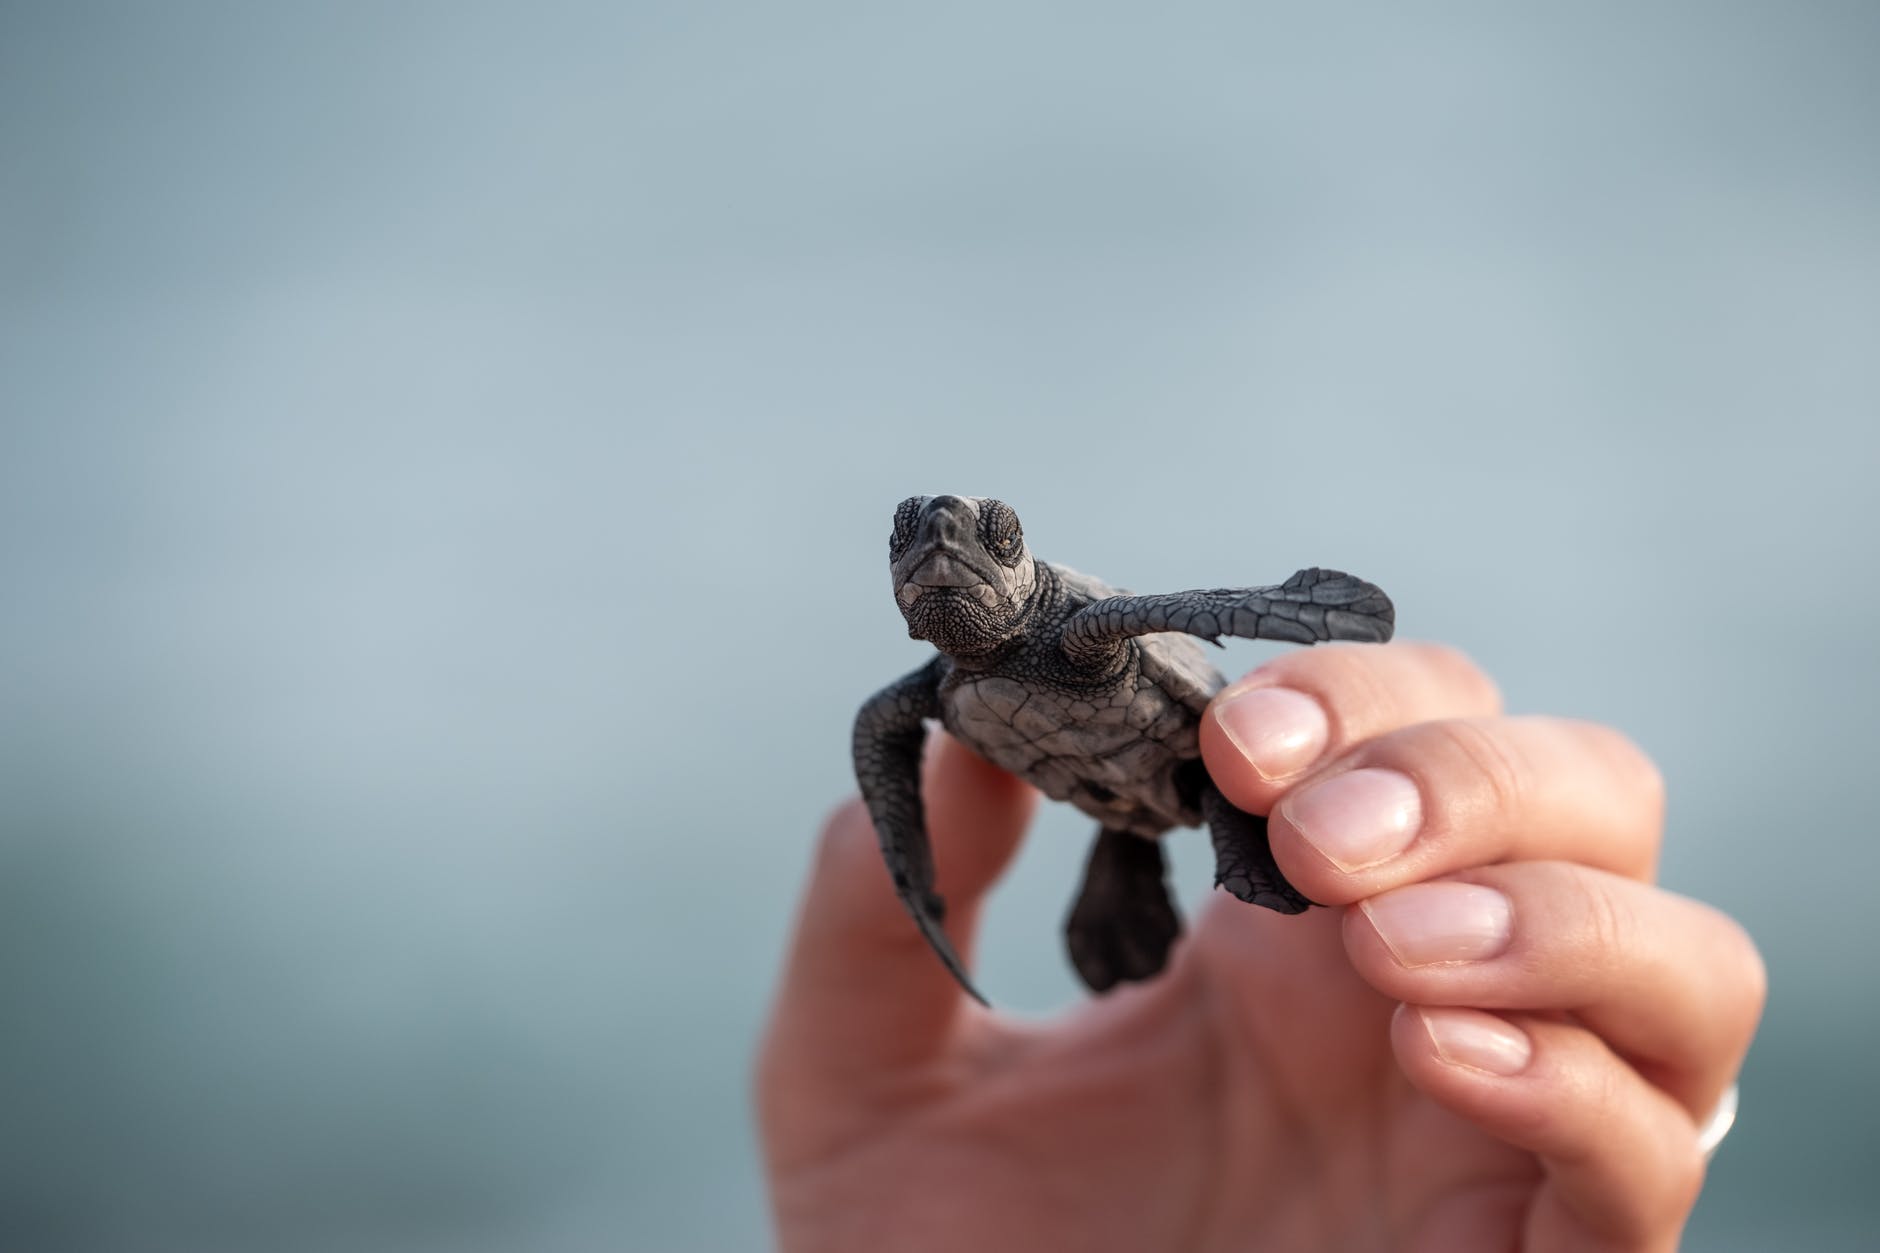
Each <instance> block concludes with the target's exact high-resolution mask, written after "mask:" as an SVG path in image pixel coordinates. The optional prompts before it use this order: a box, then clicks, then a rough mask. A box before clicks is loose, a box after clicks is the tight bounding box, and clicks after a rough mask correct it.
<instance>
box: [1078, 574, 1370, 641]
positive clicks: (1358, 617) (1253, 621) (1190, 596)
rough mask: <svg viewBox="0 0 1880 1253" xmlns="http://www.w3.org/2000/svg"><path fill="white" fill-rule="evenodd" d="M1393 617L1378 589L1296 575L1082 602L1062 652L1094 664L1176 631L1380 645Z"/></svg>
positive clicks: (1349, 579) (1349, 580)
mask: <svg viewBox="0 0 1880 1253" xmlns="http://www.w3.org/2000/svg"><path fill="white" fill-rule="evenodd" d="M1396 620H1397V612H1396V609H1395V608H1394V607H1393V606H1392V605H1391V603H1390V597H1389V596H1386V595H1385V594H1384V592H1383V589H1381V588H1379V587H1377V586H1376V585H1375V584H1372V583H1366V582H1365V581H1364V580H1363V579H1359V578H1354V577H1353V576H1351V575H1349V574H1346V573H1345V572H1344V571H1342V570H1319V569H1312V570H1301V571H1299V573H1297V574H1295V575H1293V576H1292V577H1291V578H1290V579H1287V580H1286V581H1285V582H1284V583H1281V584H1279V585H1278V586H1275V587H1223V588H1215V589H1212V590H1209V591H1194V592H1168V593H1165V594H1163V595H1160V596H1111V597H1107V598H1106V599H1103V600H1099V601H1097V602H1096V603H1094V604H1090V605H1086V606H1084V607H1083V608H1082V609H1080V610H1078V611H1077V612H1076V613H1075V614H1073V615H1072V616H1071V618H1070V621H1068V622H1066V623H1065V624H1064V634H1063V649H1064V653H1065V655H1066V656H1067V657H1069V658H1070V659H1071V660H1072V661H1074V662H1077V663H1080V664H1084V665H1092V664H1097V663H1100V662H1102V661H1103V660H1104V659H1105V658H1106V657H1109V656H1111V655H1112V654H1113V652H1114V650H1115V649H1116V648H1117V646H1118V645H1119V643H1120V642H1121V641H1122V640H1124V639H1127V638H1129V637H1131V636H1135V635H1151V634H1154V633H1155V632H1158V631H1177V632H1180V633H1182V634H1184V635H1197V636H1200V637H1201V638H1202V639H1206V640H1215V641H1217V642H1218V641H1219V640H1220V638H1221V637H1222V636H1224V635H1231V636H1234V637H1236V638H1238V639H1245V640H1284V641H1289V642H1291V643H1294V644H1323V643H1325V642H1327V641H1329V640H1351V641H1354V642H1357V643H1363V644H1382V643H1384V642H1386V641H1387V640H1389V639H1390V637H1391V633H1392V631H1394V630H1395V628H1396Z"/></svg>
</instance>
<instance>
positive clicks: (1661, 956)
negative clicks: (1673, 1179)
mask: <svg viewBox="0 0 1880 1253" xmlns="http://www.w3.org/2000/svg"><path fill="white" fill-rule="evenodd" d="M1344 927H1345V946H1346V950H1347V952H1348V953H1349V955H1350V957H1351V961H1352V965H1353V966H1354V967H1355V968H1356V969H1357V971H1358V973H1359V975H1360V976H1362V977H1363V978H1364V979H1365V980H1366V981H1367V982H1369V983H1370V984H1371V985H1372V986H1374V987H1376V988H1377V989H1378V990H1379V991H1380V992H1382V993H1384V995H1386V996H1388V997H1390V998H1392V999H1393V1000H1398V1001H1405V1002H1408V1003H1410V1004H1414V1005H1429V1006H1469V1007H1475V1008H1481V1009H1509V1010H1529V1011H1536V1012H1550V1011H1551V1012H1560V1011H1565V1012H1566V1013H1568V1014H1570V1015H1572V1017H1573V1018H1574V1019H1575V1020H1576V1021H1578V1022H1579V1023H1581V1024H1582V1025H1584V1026H1585V1027H1587V1028H1589V1029H1590V1030H1592V1031H1593V1032H1594V1033H1596V1034H1597V1035H1598V1036H1599V1037H1600V1038H1601V1039H1603V1040H1605V1041H1606V1043H1607V1044H1608V1045H1609V1046H1611V1048H1612V1049H1613V1050H1614V1051H1615V1052H1617V1053H1618V1054H1619V1055H1620V1056H1622V1057H1624V1058H1626V1060H1628V1061H1630V1062H1631V1063H1632V1064H1633V1065H1634V1066H1635V1067H1637V1068H1638V1070H1639V1071H1640V1073H1641V1074H1643V1075H1644V1076H1645V1078H1647V1079H1648V1080H1650V1081H1651V1082H1652V1083H1654V1084H1655V1085H1657V1086H1658V1087H1661V1088H1663V1089H1664V1090H1665V1091H1667V1092H1669V1093H1670V1094H1671V1095H1672V1096H1674V1097H1675V1098H1677V1100H1678V1101H1679V1102H1680V1103H1681V1104H1683V1105H1684V1107H1685V1108H1686V1110H1688V1111H1689V1112H1690V1114H1691V1115H1692V1116H1693V1117H1694V1118H1702V1117H1703V1116H1705V1115H1706V1114H1708V1113H1709V1112H1710V1110H1711V1109H1712V1108H1713V1107H1714V1106H1715V1105H1716V1103H1717V1100H1718V1098H1719V1097H1720V1096H1721V1095H1722V1093H1723V1090H1724V1089H1725V1088H1726V1087H1728V1086H1729V1084H1730V1082H1731V1080H1732V1079H1733V1078H1734V1077H1735V1075H1736V1071H1737V1069H1738V1067H1739V1066H1740V1065H1741V1063H1742V1058H1743V1054H1744V1053H1745V1051H1746V1050H1747V1049H1748V1047H1749V1041H1750V1037H1751V1036H1752V1035H1753V1034H1754V1032H1755V1029H1756V1021H1757V1018H1758V1017H1759V1016H1760V1014H1761V1012H1762V1001H1763V986H1764V976H1763V970H1762V962H1761V959H1760V958H1759V957H1758V955H1757V953H1756V949H1755V946H1754V945H1753V944H1752V943H1751V942H1750V940H1749V938H1748V937H1747V936H1746V935H1745V934H1744V932H1743V930H1742V928H1740V927H1739V926H1738V925H1737V924H1736V923H1735V922H1733V921H1732V920H1731V919H1729V918H1728V917H1726V916H1725V915H1723V914H1721V913H1719V912H1718V911H1716V910H1714V909H1711V908H1710V907H1709V906H1707V905H1703V904H1701V903H1699V902H1697V901H1693V900H1688V899H1686V898H1684V897H1681V896H1676V895H1674V894H1672V893H1670V892H1665V891H1662V890H1659V889H1657V888H1653V887H1649V886H1647V885H1645V884H1641V883H1638V882H1635V881H1633V880H1631V879H1627V878H1623V877H1621V876H1618V875H1614V874H1610V873H1607V872H1605V871H1600V870H1593V869H1590V868H1588V867H1585V866H1576V865H1571V864H1568V863H1565V862H1523V863H1519V864H1515V865H1506V866H1484V867H1480V868H1477V869H1475V870H1471V871H1468V872H1466V873H1464V874H1462V875H1458V876H1454V877H1452V878H1448V879H1442V880H1437V881H1433V882H1425V883H1417V884H1412V885H1410V886H1408V887H1402V888H1398V889H1396V890H1394V891H1389V892H1385V893H1383V894H1381V895H1379V896H1375V897H1371V898H1369V899H1367V900H1365V901H1363V902H1361V903H1360V904H1359V907H1358V908H1356V909H1353V910H1350V911H1348V912H1347V913H1346V915H1345V923H1344Z"/></svg>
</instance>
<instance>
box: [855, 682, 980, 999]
mask: <svg viewBox="0 0 1880 1253" xmlns="http://www.w3.org/2000/svg"><path fill="white" fill-rule="evenodd" d="M945 673H946V671H945V669H944V662H943V661H942V659H941V658H939V657H936V658H934V659H933V660H932V661H930V662H928V663H927V664H926V665H924V666H922V667H921V668H920V669H918V670H916V671H914V673H912V674H910V675H906V676H905V677H903V678H901V679H899V680H897V681H895V682H893V683H890V684H889V685H888V686H887V687H884V688H882V689H881V690H880V691H879V692H876V693H875V694H874V695H873V696H871V697H869V698H868V701H867V703H865V704H864V705H863V706H862V708H861V712H860V713H858V714H856V715H855V739H854V752H855V778H856V781H857V782H858V783H859V784H860V785H861V788H862V800H863V801H864V802H865V803H866V804H867V806H868V816H869V817H870V818H871V819H873V820H874V823H875V835H876V837H877V838H878V839H879V840H880V841H881V855H882V857H883V858H884V859H886V861H887V863H888V873H889V874H890V875H891V876H893V878H894V891H895V895H897V896H899V897H900V898H901V904H902V905H904V906H906V908H907V912H908V914H909V915H910V916H912V918H913V919H914V925H915V926H916V927H919V928H920V933H921V934H922V935H924V936H926V937H927V943H929V944H931V945H933V950H934V952H936V953H938V954H939V955H940V960H941V961H942V962H944V963H946V968H947V969H948V970H950V971H952V972H953V977H954V978H955V979H958V980H959V981H960V986H961V987H963V988H965V989H966V992H967V994H968V995H969V996H971V997H972V998H973V999H974V1000H976V1001H978V1002H979V1003H980V1004H981V1005H984V1004H986V998H985V997H983V996H981V995H980V994H979V989H977V988H975V987H974V986H973V981H972V979H971V978H969V977H968V976H967V974H966V965H965V963H964V962H962V961H960V957H959V954H958V953H956V952H954V951H953V944H952V941H950V940H948V939H947V933H946V932H945V931H943V930H941V927H940V922H941V920H942V919H943V918H944V917H945V916H946V903H945V902H944V901H942V900H941V899H940V896H939V894H938V893H936V892H935V891H934V873H933V847H932V845H930V844H929V843H928V842H927V817H926V813H925V811H924V810H923V808H922V806H921V800H920V751H921V746H922V744H924V743H925V742H926V739H927V728H926V725H925V722H924V720H925V719H927V718H938V717H939V716H940V679H941V677H942V676H943V675H944V674H945Z"/></svg>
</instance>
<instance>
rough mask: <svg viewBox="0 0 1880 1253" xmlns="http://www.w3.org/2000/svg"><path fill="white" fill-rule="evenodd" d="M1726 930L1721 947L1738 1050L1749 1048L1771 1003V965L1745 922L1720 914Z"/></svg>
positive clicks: (1722, 924) (1721, 925) (1724, 930)
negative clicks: (1724, 956) (1724, 955)
mask: <svg viewBox="0 0 1880 1253" xmlns="http://www.w3.org/2000/svg"><path fill="white" fill-rule="evenodd" d="M1717 918H1718V920H1719V925H1720V927H1721V929H1722V932H1723V938H1722V940H1721V941H1720V948H1721V949H1722V950H1723V951H1724V952H1725V953H1728V954H1729V956H1728V957H1727V958H1726V959H1725V965H1726V969H1727V970H1728V972H1729V973H1728V975H1727V978H1728V979H1729V981H1730V994H1729V1003H1730V1004H1732V1005H1733V1006H1734V1008H1735V1014H1734V1020H1735V1021H1734V1023H1733V1027H1734V1031H1733V1033H1732V1042H1733V1043H1734V1044H1735V1046H1736V1048H1737V1049H1738V1050H1739V1051H1743V1050H1747V1049H1748V1048H1749V1042H1750V1040H1751V1039H1753V1038H1754V1037H1755V1035H1756V1028H1757V1026H1758V1025H1759V1024H1760V1023H1761V1022H1762V1015H1763V1010H1764V1008H1765V1007H1766V1006H1767V1005H1768V1003H1769V965H1768V963H1767V962H1766V961H1764V960H1763V955H1762V950H1761V949H1759V948H1757V947H1756V941H1755V940H1754V939H1753V938H1751V936H1750V934H1749V932H1748V931H1747V930H1745V929H1744V927H1743V925H1742V924H1741V923H1739V922H1738V921H1737V920H1736V919H1734V918H1732V917H1730V916H1729V915H1728V914H1723V913H1719V914H1718V915H1717Z"/></svg>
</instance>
